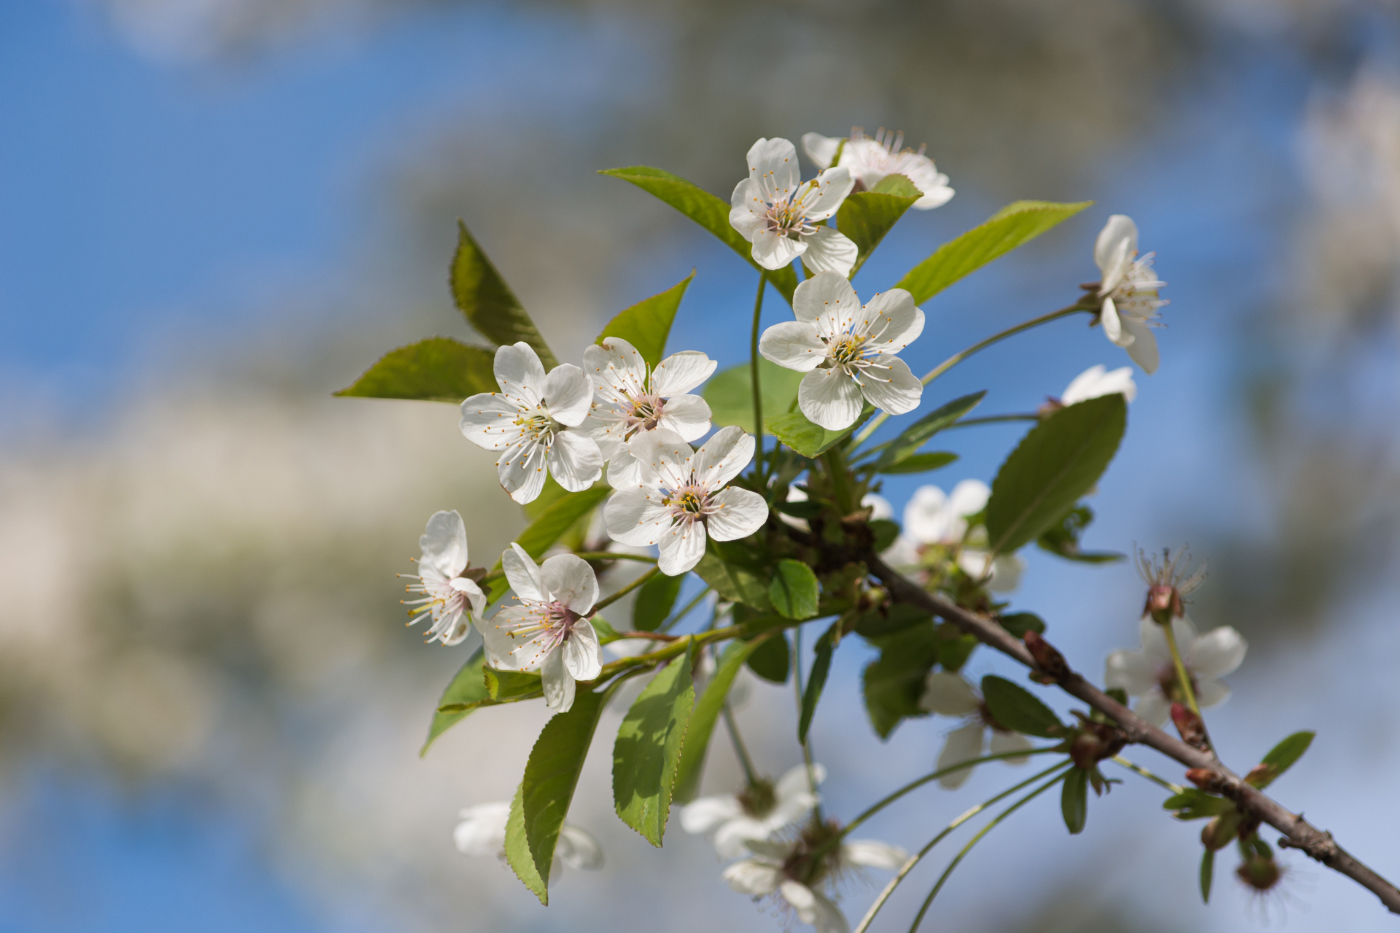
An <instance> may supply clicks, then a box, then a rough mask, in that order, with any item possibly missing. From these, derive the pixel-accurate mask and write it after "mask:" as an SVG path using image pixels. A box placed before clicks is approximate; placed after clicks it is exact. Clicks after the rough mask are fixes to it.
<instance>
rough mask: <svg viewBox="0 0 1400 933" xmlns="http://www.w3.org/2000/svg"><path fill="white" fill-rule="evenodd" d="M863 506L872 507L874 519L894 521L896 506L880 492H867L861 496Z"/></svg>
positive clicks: (871, 515) (871, 511)
mask: <svg viewBox="0 0 1400 933" xmlns="http://www.w3.org/2000/svg"><path fill="white" fill-rule="evenodd" d="M860 504H861V508H866V509H870V518H871V519H872V520H880V519H883V520H886V521H892V520H893V519H894V506H892V505H890V500H888V499H886V498H885V497H884V496H882V495H879V494H878V493H873V492H867V493H866V494H865V495H863V496H861V497H860Z"/></svg>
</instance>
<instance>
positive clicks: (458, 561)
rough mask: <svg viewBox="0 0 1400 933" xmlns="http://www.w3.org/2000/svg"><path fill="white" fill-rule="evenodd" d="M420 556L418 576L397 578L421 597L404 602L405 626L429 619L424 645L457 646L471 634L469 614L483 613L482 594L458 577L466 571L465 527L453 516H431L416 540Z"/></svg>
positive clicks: (446, 514) (469, 581)
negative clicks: (414, 581) (405, 606)
mask: <svg viewBox="0 0 1400 933" xmlns="http://www.w3.org/2000/svg"><path fill="white" fill-rule="evenodd" d="M418 547H419V548H421V549H422V551H423V556H422V557H421V558H419V560H418V574H416V575H415V574H411V573H403V574H399V576H401V577H405V578H407V579H410V580H417V581H418V582H417V583H410V584H409V585H408V586H407V590H408V592H410V593H422V594H423V596H422V597H421V598H419V599H410V600H405V601H404V603H405V605H409V606H414V607H416V608H413V609H410V610H409V615H410V616H411V618H410V619H409V620H408V624H409V625H413V624H414V623H415V622H421V621H422V620H423V619H425V618H428V617H430V616H431V617H432V620H433V625H432V628H430V629H428V641H430V642H432V641H440V642H442V643H443V644H444V645H456V644H460V643H461V642H462V640H463V639H465V638H466V637H467V635H469V634H470V633H471V630H472V625H471V623H472V618H471V617H472V614H473V613H475V614H476V615H481V613H482V612H484V611H485V610H486V594H485V593H483V592H481V587H479V586H477V585H476V582H475V581H474V580H469V579H468V578H466V577H464V576H462V571H464V570H466V569H467V526H466V525H464V524H463V523H462V516H460V515H458V514H457V512H456V511H455V510H454V511H451V512H434V513H433V517H432V518H430V519H428V527H427V530H425V531H424V532H423V534H422V535H421V536H420V537H419V538H418Z"/></svg>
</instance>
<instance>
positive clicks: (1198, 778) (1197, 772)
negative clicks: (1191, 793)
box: [1186, 768, 1225, 794]
mask: <svg viewBox="0 0 1400 933" xmlns="http://www.w3.org/2000/svg"><path fill="white" fill-rule="evenodd" d="M1186 780H1188V781H1190V782H1191V783H1192V784H1195V785H1196V786H1197V787H1199V788H1200V789H1201V790H1203V791H1208V792H1209V793H1212V794H1218V793H1220V792H1221V790H1222V789H1223V788H1224V786H1225V782H1224V781H1223V780H1221V778H1220V775H1218V774H1216V773H1215V772H1214V771H1212V770H1210V769H1209V768H1191V769H1190V770H1188V771H1187V772H1186Z"/></svg>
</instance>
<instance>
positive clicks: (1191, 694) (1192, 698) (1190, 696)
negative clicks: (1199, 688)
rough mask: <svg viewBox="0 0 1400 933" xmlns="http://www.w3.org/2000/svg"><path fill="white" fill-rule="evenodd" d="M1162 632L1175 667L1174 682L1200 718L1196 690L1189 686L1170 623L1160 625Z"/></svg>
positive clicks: (1184, 665) (1189, 676)
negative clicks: (1165, 637)
mask: <svg viewBox="0 0 1400 933" xmlns="http://www.w3.org/2000/svg"><path fill="white" fill-rule="evenodd" d="M1162 632H1163V633H1164V634H1165V635H1166V636H1167V647H1168V648H1170V649H1171V652H1172V664H1173V665H1174V666H1175V667H1176V682H1177V685H1178V686H1180V687H1181V692H1182V693H1183V694H1184V695H1185V696H1186V705H1187V706H1189V707H1191V712H1193V713H1195V714H1196V718H1197V719H1200V718H1201V708H1200V707H1199V706H1197V705H1196V691H1195V690H1193V689H1192V688H1191V675H1190V674H1188V673H1186V664H1185V662H1183V661H1182V660H1181V652H1180V651H1179V650H1178V649H1177V647H1176V633H1175V632H1173V631H1172V625H1171V623H1170V622H1169V623H1167V624H1166V625H1164V626H1162Z"/></svg>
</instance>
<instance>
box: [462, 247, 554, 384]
mask: <svg viewBox="0 0 1400 933" xmlns="http://www.w3.org/2000/svg"><path fill="white" fill-rule="evenodd" d="M452 297H453V298H454V299H455V300H456V302H457V307H458V309H459V310H460V311H461V312H462V314H464V315H465V316H466V318H467V322H468V323H469V324H471V326H472V327H474V328H476V332H477V333H479V334H481V336H483V337H485V338H486V339H487V340H490V341H491V342H492V343H494V344H496V345H497V346H501V345H503V344H510V343H516V342H518V341H521V340H523V341H525V342H526V343H528V344H529V345H530V346H531V347H534V349H535V352H536V353H538V354H539V357H540V362H541V363H543V364H544V368H545V369H546V370H550V369H553V368H554V367H555V366H556V365H558V362H557V361H556V360H555V359H554V354H553V353H552V352H550V349H549V346H548V345H547V344H546V343H545V342H544V337H542V336H541V335H540V330H539V328H538V327H536V326H535V322H534V321H532V320H531V319H530V315H529V314H527V313H526V312H525V309H524V308H523V307H521V304H520V300H519V299H517V298H516V297H515V293H514V292H512V291H511V290H510V286H509V285H507V284H506V283H505V280H504V279H502V278H501V274H500V273H499V272H497V271H496V267H495V266H493V265H491V260H489V259H487V258H486V254H485V253H483V252H482V251H481V247H480V246H478V245H477V242H476V240H474V239H472V235H471V234H470V233H468V232H467V225H466V224H464V223H462V222H461V221H460V220H459V221H457V255H456V256H454V257H453V259H452Z"/></svg>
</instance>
